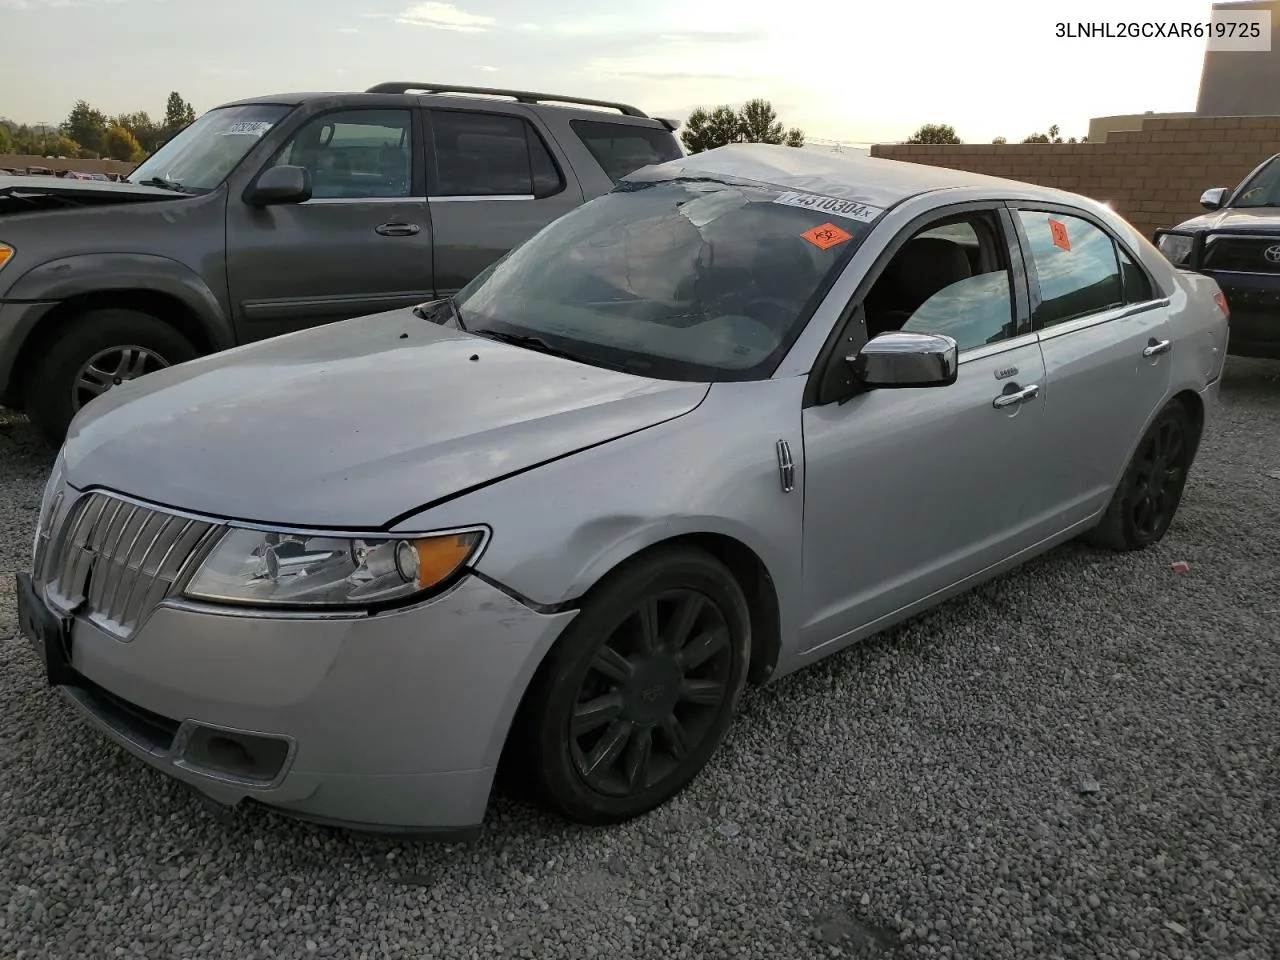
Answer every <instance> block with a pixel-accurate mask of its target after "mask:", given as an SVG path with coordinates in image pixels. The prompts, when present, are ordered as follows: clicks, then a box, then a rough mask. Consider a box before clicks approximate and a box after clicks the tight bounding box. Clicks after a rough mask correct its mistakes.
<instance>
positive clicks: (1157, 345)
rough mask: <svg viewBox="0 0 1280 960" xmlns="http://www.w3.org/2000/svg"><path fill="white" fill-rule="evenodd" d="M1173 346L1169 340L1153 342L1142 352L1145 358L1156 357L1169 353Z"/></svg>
mask: <svg viewBox="0 0 1280 960" xmlns="http://www.w3.org/2000/svg"><path fill="white" fill-rule="evenodd" d="M1170 346H1171V344H1170V342H1169V341H1168V340H1152V341H1151V342H1150V343H1148V344H1147V345H1146V347H1144V348H1143V350H1142V355H1143V356H1144V357H1155V356H1158V355H1159V354H1162V353H1168V352H1169V347H1170Z"/></svg>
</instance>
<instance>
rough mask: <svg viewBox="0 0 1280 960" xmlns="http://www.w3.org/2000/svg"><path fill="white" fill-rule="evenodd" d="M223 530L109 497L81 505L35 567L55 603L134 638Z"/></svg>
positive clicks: (101, 496) (94, 496)
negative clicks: (203, 549) (204, 547)
mask: <svg viewBox="0 0 1280 960" xmlns="http://www.w3.org/2000/svg"><path fill="white" fill-rule="evenodd" d="M218 529H219V526H218V525H217V524H214V523H208V522H206V521H204V520H196V519H192V518H189V517H182V516H178V515H176V514H172V513H166V512H164V511H162V510H157V509H155V508H153V507H146V506H143V505H141V504H137V503H132V502H130V501H127V500H122V499H120V498H118V497H113V496H111V495H109V494H104V493H91V494H88V495H87V496H84V497H82V498H80V499H79V500H78V501H77V502H76V503H75V504H74V505H73V506H72V507H71V509H70V511H69V512H68V513H67V516H66V519H65V520H63V522H62V525H61V529H60V530H59V531H56V532H54V533H53V534H51V536H50V539H49V543H48V544H47V545H46V546H45V549H42V550H40V554H41V556H40V557H39V558H38V560H37V563H36V574H37V578H38V579H39V580H40V581H41V582H42V583H43V584H44V586H45V590H46V594H47V596H48V598H49V599H50V600H51V601H52V602H53V603H54V604H56V605H57V606H59V607H61V608H62V609H63V610H66V611H71V610H77V609H79V608H81V607H82V605H83V612H84V613H85V614H86V615H87V616H88V618H89V620H90V621H92V622H93V623H95V624H97V625H98V626H100V627H102V628H103V629H104V630H107V631H109V632H111V633H113V634H116V635H117V636H120V637H128V636H129V635H131V634H132V633H133V631H134V630H136V629H137V628H138V626H139V625H140V623H141V621H142V620H143V619H144V618H145V617H146V616H147V614H149V613H150V612H151V610H153V609H154V608H155V606H156V604H158V603H159V602H160V601H161V600H163V599H164V598H165V596H166V595H167V594H168V593H169V591H170V590H171V589H172V588H173V585H174V583H175V582H176V581H177V580H178V578H179V576H181V574H182V573H183V571H184V569H185V568H186V565H187V563H188V561H189V560H191V558H192V557H194V556H195V555H196V554H197V553H198V552H200V550H201V548H202V547H203V546H204V545H205V544H206V543H207V542H208V541H209V539H210V538H211V537H212V536H213V535H214V533H215V531H217V530H218Z"/></svg>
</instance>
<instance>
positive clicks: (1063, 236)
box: [1049, 217, 1071, 250]
mask: <svg viewBox="0 0 1280 960" xmlns="http://www.w3.org/2000/svg"><path fill="white" fill-rule="evenodd" d="M1049 232H1050V233H1051V234H1053V245H1054V246H1055V247H1061V248H1062V249H1063V250H1070V249H1071V239H1070V238H1069V237H1068V236H1067V225H1066V224H1065V223H1063V222H1062V221H1061V220H1055V219H1053V217H1050V218H1049Z"/></svg>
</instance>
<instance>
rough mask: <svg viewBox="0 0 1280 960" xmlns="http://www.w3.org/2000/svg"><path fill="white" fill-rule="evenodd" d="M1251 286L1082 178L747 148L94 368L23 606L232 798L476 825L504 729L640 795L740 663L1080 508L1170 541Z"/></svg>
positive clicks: (653, 802)
mask: <svg viewBox="0 0 1280 960" xmlns="http://www.w3.org/2000/svg"><path fill="white" fill-rule="evenodd" d="M513 202H518V201H513ZM1227 320H1228V317H1227V309H1226V305H1225V302H1224V301H1223V299H1222V296H1221V294H1220V292H1219V290H1218V288H1217V286H1216V285H1215V284H1214V282H1213V281H1212V280H1209V279H1206V278H1204V277H1201V276H1197V275H1194V274H1189V273H1185V272H1180V271H1178V270H1176V269H1175V268H1173V267H1172V266H1171V265H1170V263H1169V262H1167V261H1166V260H1165V259H1164V258H1163V257H1162V256H1161V255H1160V253H1158V252H1157V251H1156V250H1155V248H1154V247H1152V246H1151V245H1150V244H1149V243H1148V242H1147V241H1146V240H1145V239H1144V238H1143V237H1142V236H1141V235H1139V234H1138V233H1136V232H1135V231H1134V230H1133V229H1132V228H1131V227H1130V226H1129V225H1128V224H1126V223H1125V222H1124V221H1123V220H1122V219H1120V218H1119V217H1118V216H1116V215H1115V214H1114V213H1113V212H1112V211H1111V210H1110V209H1108V208H1106V207H1105V206H1102V205H1099V204H1097V203H1094V202H1092V201H1089V200H1086V199H1084V198H1082V197H1079V196H1075V195H1071V194H1066V193H1061V192H1057V191H1053V190H1047V189H1040V188H1037V187H1034V186H1031V185H1028V184H1024V183H1015V182H1010V181H1004V180H996V179H990V178H984V177H980V176H975V175H970V174H965V173H959V172H954V171H947V170H942V169H936V168H931V167H923V166H917V165H913V164H905V163H896V162H891V161H883V160H875V159H865V158H845V157H840V156H822V155H815V154H811V153H808V152H805V151H800V150H795V149H792V148H787V147H770V146H763V145H741V146H732V147H725V148H722V149H719V150H714V151H711V152H708V153H704V154H699V155H697V156H694V157H691V158H683V159H680V160H676V161H673V162H671V163H667V164H664V165H662V166H655V167H648V168H645V169H644V170H641V171H638V172H637V173H635V174H633V175H632V176H630V177H629V178H627V179H626V180H624V181H623V182H622V183H621V184H620V185H619V187H618V188H617V189H616V190H615V191H614V192H613V193H611V194H608V195H606V196H604V197H601V198H599V199H597V200H595V201H592V202H591V203H588V204H586V205H584V206H582V207H581V208H579V209H578V210H576V211H574V212H572V213H570V214H568V215H566V216H565V217H563V218H562V219H560V220H558V221H556V222H555V223H553V224H551V225H550V226H548V227H546V228H545V229H543V230H542V231H541V232H540V233H538V234H537V235H536V236H535V237H533V238H532V239H531V240H529V241H528V242H527V243H525V244H524V245H523V246H521V247H519V248H517V249H516V250H515V251H513V252H512V253H510V254H508V255H507V256H505V257H503V258H502V259H501V260H499V261H498V262H496V263H495V264H494V265H492V266H491V267H490V268H489V269H488V270H487V271H486V272H485V273H483V274H482V275H481V276H479V277H478V278H477V279H476V280H475V281H474V282H472V283H471V284H470V285H468V286H467V287H466V288H465V289H463V290H462V291H461V292H459V293H457V295H456V296H453V297H445V298H442V299H440V300H438V301H434V302H431V303H427V304H423V305H422V306H420V307H417V308H414V309H413V310H412V311H409V310H405V311H396V312H391V313H384V314H378V315H374V316H369V317H362V318H357V319H353V320H349V321H346V322H343V323H337V324H332V325H329V326H325V327H319V328H315V329H312V330H308V331H305V332H302V333H297V334H291V335H288V336H283V337H278V338H275V339H271V340H268V341H264V342H261V343H258V344H254V345H251V346H247V347H242V348H239V349H235V350H231V351H228V352H225V353H221V354H215V355H213V356H209V357H205V358H202V359H199V360H195V361H192V362H189V363H185V364H182V365H179V366H175V367H173V368H170V369H167V370H163V371H159V372H156V373H153V374H150V375H148V376H146V377H143V378H141V379H139V380H136V381H134V382H132V383H129V384H126V385H124V386H123V387H120V388H118V389H115V390H112V391H110V392H108V393H106V394H104V395H103V396H102V397H100V398H98V399H97V400H95V401H93V402H92V403H90V404H88V405H87V406H86V407H85V408H84V409H83V410H82V411H81V413H80V414H79V415H78V417H77V419H76V421H75V422H74V423H73V425H72V428H71V431H70V434H69V437H68V439H67V441H66V444H65V445H64V447H63V448H62V450H61V451H60V453H59V456H58V459H57V461H56V464H55V468H54V471H53V475H52V476H51V477H50V480H49V483H48V487H47V490H46V493H45V496H44V502H43V505H42V508H41V514H40V523H39V530H38V533H37V537H36V542H35V557H34V561H33V568H32V572H31V574H30V575H26V574H23V575H20V576H19V581H20V583H19V600H20V614H21V622H22V625H23V630H24V632H25V633H27V634H28V635H29V636H30V638H31V639H32V641H33V646H34V647H35V649H36V650H37V652H38V653H39V655H40V656H41V657H42V658H43V660H44V665H45V670H46V673H47V677H48V682H49V683H50V684H51V685H53V686H54V687H56V688H57V689H58V690H59V691H61V692H62V693H64V694H65V695H66V696H67V697H68V698H69V699H70V700H71V701H72V702H73V703H74V704H75V705H76V706H77V707H78V708H79V710H80V711H82V713H83V714H84V715H85V716H86V717H87V718H88V719H89V720H91V721H92V722H94V723H96V724H97V725H98V726H100V727H101V729H102V730H103V731H104V732H105V733H106V734H107V735H108V736H109V737H111V738H113V739H114V740H115V741H116V742H118V743H119V744H120V745H121V746H122V747H123V748H124V749H126V750H128V751H130V752H132V753H133V754H134V755H135V756H137V757H138V758H139V759H141V760H142V761H144V762H145V763H148V764H150V765H152V766H153V767H156V768H158V769H160V770H163V771H165V772H166V773H168V774H170V775H172V776H174V777H176V778H178V779H180V780H182V781H185V782H186V783H188V784H190V785H191V786H193V787H195V788H196V789H197V790H199V791H201V792H202V793H204V794H205V795H207V796H208V797H210V798H213V799H215V800H217V801H221V802H224V803H228V804H235V803H239V802H241V801H245V800H248V801H255V802H259V803H262V804H266V805H269V806H272V807H275V808H277V809H279V810H282V811H285V812H288V813H292V814H294V815H297V816H301V817H306V818H310V819H313V820H318V821H321V822H326V823H331V824H336V825H340V826H348V827H353V828H363V829H381V830H395V831H407V832H421V833H431V832H437V833H441V834H445V835H450V836H453V835H458V834H470V833H474V831H475V830H477V829H478V828H479V826H480V824H481V823H482V821H483V818H484V813H485V808H486V804H487V801H488V798H489V794H490V789H491V785H492V783H493V780H494V776H495V772H496V770H497V768H498V766H499V763H500V762H502V763H504V764H511V765H512V769H513V770H515V771H523V774H524V776H525V777H526V778H527V782H528V783H530V784H532V785H534V786H536V788H537V791H538V792H539V794H540V795H541V796H542V797H543V798H544V800H545V801H546V803H547V804H549V805H550V806H551V807H552V808H553V809H554V810H556V811H559V812H560V813H562V814H563V815H566V816H568V817H570V818H573V819H576V820H579V821H583V822H588V823H609V822H618V821H622V820H625V819H628V818H631V817H635V816H637V815H640V814H642V813H644V812H645V811H648V810H651V809H652V808H654V807H655V806H657V805H659V804H661V803H663V802H664V801H666V800H667V799H668V798H670V797H671V796H673V795H674V794H675V793H676V792H677V791H679V790H681V789H682V788H683V787H684V786H685V785H686V784H688V783H689V781H690V780H691V779H692V778H693V777H695V776H696V775H697V774H698V772H699V771H700V770H701V769H702V768H703V767H704V766H705V765H706V763H707V762H708V760H709V759H710V757H711V756H712V754H713V752H714V751H715V749H716V747H717V745H718V744H719V743H720V742H721V740H722V739H723V737H724V735H725V732H726V730H727V729H728V727H729V725H730V723H731V721H732V718H733V715H734V712H735V709H736V707H737V705H738V702H739V699H740V697H741V695H742V692H743V689H744V687H745V686H746V685H747V684H748V683H765V682H768V681H771V680H774V679H776V678H778V677H781V676H783V675H784V674H787V673H789V672H791V671H794V670H797V669H799V668H801V667H803V666H805V665H806V664H810V663H813V662H814V661H816V660H818V659H820V658H822V657H825V656H828V655H829V654H832V653H835V652H836V651H838V650H840V649H841V648H843V647H846V646H848V645H849V644H851V643H854V642H856V641H858V640H860V639H862V638H864V637H866V636H868V635H870V634H873V633H875V632H877V631H880V630H883V629H884V628H886V627H888V626H890V625H891V624H894V623H896V622H898V621H901V620H903V619H904V618H906V617H909V616H911V615H913V614H915V613H917V612H919V611H922V610H924V609H926V608H928V607H930V606H933V605H934V604H937V603H940V602H942V601H943V600H945V599H947V598H948V597H950V596H953V595H955V594H957V593H959V592H961V591H963V590H966V589H968V588H970V587H972V586H974V585H975V584H977V583H979V582H981V581H983V580H985V579H987V578H990V577H993V576H996V575H998V574H1000V573H1001V572H1002V571H1005V570H1008V569H1009V568H1011V567H1013V566H1014V565H1016V564H1019V563H1021V562H1023V561H1025V560H1027V559H1029V558H1031V557H1033V556H1035V555H1037V554H1040V553H1043V552H1044V551H1046V550H1049V549H1050V548H1052V547H1053V546H1055V545H1056V544H1060V543H1062V542H1063V541H1066V540H1068V539H1070V538H1073V537H1078V536H1085V537H1087V538H1088V539H1089V540H1090V541H1092V542H1093V543H1095V544H1097V545H1099V546H1102V547H1105V548H1110V549H1113V550H1136V549H1141V548H1143V547H1146V546H1147V545H1149V544H1152V543H1154V542H1155V541H1157V540H1159V539H1160V538H1161V537H1162V536H1163V535H1164V534H1165V532H1166V530H1168V528H1169V524H1170V523H1171V522H1172V520H1173V518H1174V514H1175V511H1176V510H1177V508H1178V503H1179V499H1180V497H1181V495H1182V491H1183V486H1184V483H1185V482H1186V478H1187V472H1188V471H1189V470H1190V469H1191V466H1192V462H1193V460H1194V458H1195V455H1196V449H1197V446H1198V444H1199V442H1200V438H1201V435H1202V433H1203V431H1204V429H1205V425H1206V423H1207V422H1208V420H1209V418H1210V415H1211V413H1212V411H1213V409H1214V401H1215V399H1216V394H1217V390H1218V382H1219V376H1220V373H1221V371H1222V366H1223V360H1224V357H1225V354H1226V346H1227Z"/></svg>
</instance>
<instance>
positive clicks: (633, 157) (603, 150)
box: [569, 120, 681, 183]
mask: <svg viewBox="0 0 1280 960" xmlns="http://www.w3.org/2000/svg"><path fill="white" fill-rule="evenodd" d="M569 126H570V127H572V128H573V132H574V133H576V134H577V135H578V139H580V140H581V141H582V143H583V145H584V146H585V147H586V148H587V150H588V151H590V153H591V156H593V157H595V158H596V163H598V164H600V169H602V170H603V171H604V172H605V174H606V175H607V176H608V177H609V179H610V180H612V181H613V182H614V183H617V182H618V181H619V180H621V179H622V178H623V177H625V176H626V175H627V174H629V173H634V172H635V171H637V170H639V169H640V168H641V167H647V166H649V165H650V164H654V163H666V162H667V161H668V160H675V159H678V158H679V157H680V156H681V153H680V147H679V145H678V144H677V143H676V138H675V137H673V136H672V135H671V134H670V133H669V132H668V131H667V130H665V129H661V130H657V129H654V128H652V127H642V126H638V125H636V124H630V123H614V122H612V121H608V120H571V121H569Z"/></svg>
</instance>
